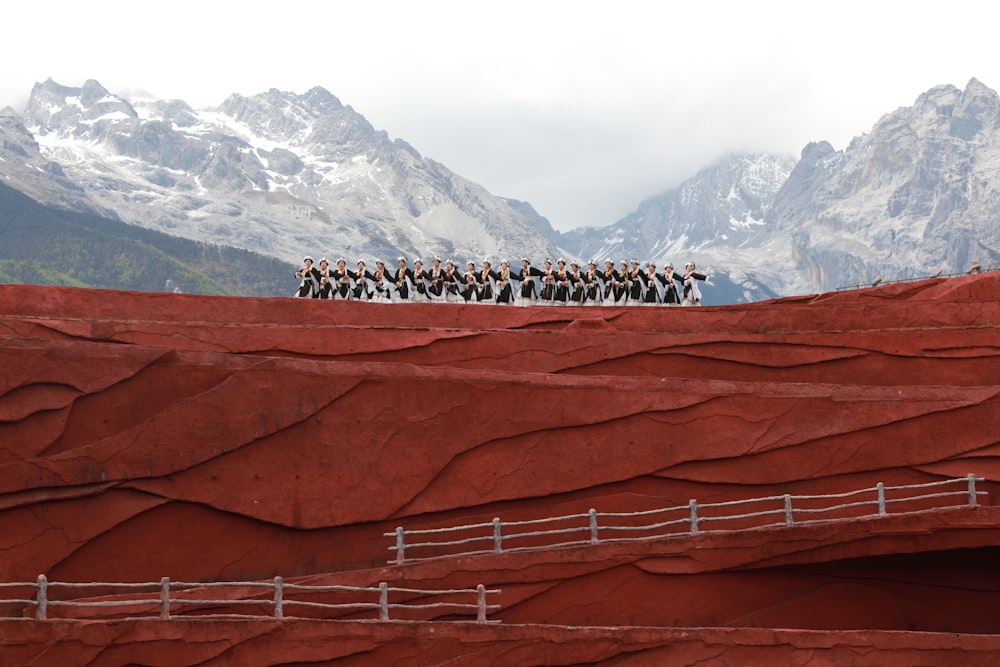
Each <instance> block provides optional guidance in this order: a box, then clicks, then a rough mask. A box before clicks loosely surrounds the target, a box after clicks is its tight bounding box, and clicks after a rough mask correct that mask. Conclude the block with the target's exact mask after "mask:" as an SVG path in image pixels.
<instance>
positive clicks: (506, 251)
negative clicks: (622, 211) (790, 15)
mask: <svg viewBox="0 0 1000 667" xmlns="http://www.w3.org/2000/svg"><path fill="white" fill-rule="evenodd" d="M998 127H1000V104H998V96H997V94H996V92H995V91H993V90H991V89H989V88H988V87H986V86H984V85H983V84H981V83H980V82H979V81H977V80H975V79H973V80H971V81H970V82H969V83H968V84H967V86H966V88H965V89H964V90H959V89H958V88H956V87H954V86H950V85H944V86H936V87H934V88H931V89H930V90H928V91H927V92H926V93H924V94H923V95H921V96H920V97H918V99H917V101H916V103H915V104H914V106H912V107H903V108H900V109H897V110H896V111H894V112H892V113H889V114H886V115H885V116H884V117H883V118H882V119H880V120H879V121H878V122H877V123H876V125H875V126H874V128H872V130H871V131H870V132H869V133H865V134H860V135H859V136H857V137H856V138H855V139H854V140H853V141H852V142H851V144H850V145H849V146H848V147H847V148H846V149H844V150H842V151H836V150H834V149H833V147H832V146H830V145H829V143H827V142H823V141H817V142H814V143H811V144H809V145H807V146H806V147H805V148H804V149H803V151H802V155H801V156H800V158H794V157H792V156H788V155H780V154H775V155H768V154H731V155H728V156H726V157H725V158H723V159H722V160H720V161H718V162H717V163H715V164H713V165H709V166H707V167H706V168H704V169H702V170H701V171H699V172H698V174H695V175H694V176H692V177H691V178H690V179H688V180H687V181H685V182H684V183H682V184H681V185H680V186H679V187H677V188H674V189H670V190H667V191H665V192H663V193H660V194H658V195H654V196H652V197H650V198H648V199H646V200H644V201H643V202H640V203H639V205H638V206H637V209H636V211H635V212H633V213H632V214H630V215H628V216H626V217H624V218H622V219H620V220H618V221H614V222H612V223H610V224H608V225H607V226H604V227H590V228H580V229H574V230H570V231H566V232H560V231H557V230H555V229H553V228H552V226H551V225H550V224H549V222H548V220H546V219H545V218H544V217H543V216H542V215H541V214H539V213H538V212H537V211H535V210H534V208H533V207H532V206H531V205H530V203H527V202H521V201H517V200H514V199H508V198H502V197H496V196H494V195H492V194H490V193H489V192H487V191H486V190H485V189H484V188H482V187H481V186H479V185H477V184H475V183H472V182H470V181H468V180H466V179H463V178H462V177H461V176H459V175H457V174H455V173H453V172H451V171H450V170H448V169H447V168H446V167H445V166H444V165H441V164H439V163H437V162H435V161H433V160H431V159H429V158H425V157H423V156H422V155H421V154H420V153H419V152H418V151H417V150H416V149H415V148H413V147H412V146H410V145H409V144H407V143H406V142H405V141H403V140H402V139H396V140H394V141H392V140H390V139H389V137H388V134H387V133H386V132H384V131H379V130H376V129H375V128H374V127H372V126H371V124H370V123H368V122H367V120H365V119H364V117H363V116H362V115H361V114H360V113H358V112H356V111H354V110H353V109H352V108H351V107H349V106H344V105H342V104H341V103H340V102H339V100H338V99H337V98H336V97H335V96H334V95H332V94H331V93H329V92H328V91H326V90H323V89H322V88H313V89H312V90H310V91H308V92H307V93H306V94H304V95H295V94H293V93H284V92H281V91H277V90H270V91H268V92H266V93H262V94H260V95H255V96H252V97H242V96H239V95H232V96H230V97H229V98H227V99H226V100H225V102H223V104H222V105H220V106H219V107H218V108H215V109H208V110H195V109H192V108H191V107H190V106H188V105H187V104H186V103H184V102H183V101H180V100H156V99H147V98H137V99H131V100H127V99H125V98H123V97H120V96H118V95H114V94H112V93H110V92H109V91H107V90H106V89H104V88H103V87H102V86H101V85H100V84H99V83H97V82H96V81H88V82H86V83H85V84H84V85H83V86H82V87H81V88H72V87H67V86H62V85H60V84H58V83H56V82H54V81H52V80H51V79H50V80H48V81H46V82H43V83H39V84H36V86H35V87H34V89H33V90H32V94H31V98H30V100H29V103H28V105H27V107H26V109H25V110H24V112H23V114H21V113H18V112H16V111H14V110H13V109H10V108H7V109H4V110H3V111H0V176H2V177H3V179H4V182H6V183H7V184H8V185H10V186H11V187H13V188H15V189H17V190H20V191H21V192H23V193H25V194H27V195H29V196H31V197H32V198H34V199H36V200H38V201H39V202H41V203H44V204H49V205H53V206H58V207H63V208H69V209H72V210H75V211H85V212H89V213H96V214H99V215H102V216H105V217H108V218H111V219H113V220H120V221H123V222H127V223H130V224H135V225H140V226H142V227H146V228H149V229H154V230H158V231H162V232H165V233H168V234H171V235H175V236H181V237H184V238H188V239H192V240H195V241H199V242H204V243H210V244H219V245H226V246H233V247H237V248H243V249H246V250H251V251H255V252H260V253H263V254H265V255H270V256H274V257H278V258H281V259H283V260H285V261H288V262H295V261H297V260H298V259H300V258H301V255H302V254H303V253H304V252H307V253H311V254H316V253H318V254H325V255H327V256H329V257H331V259H332V258H334V257H337V256H345V257H346V258H347V259H348V260H349V261H350V262H351V263H352V264H353V263H354V261H355V260H356V259H357V258H366V259H370V258H373V257H385V258H389V259H391V258H394V257H395V256H396V255H404V256H407V257H417V256H421V257H425V258H429V257H431V256H434V255H437V256H440V257H442V258H454V259H456V261H463V262H464V261H465V260H467V259H469V260H472V261H476V262H477V263H479V262H480V261H481V260H482V259H484V258H489V259H491V260H493V261H494V262H497V261H499V260H500V259H503V258H506V259H510V260H512V261H513V260H516V259H518V258H519V257H520V256H522V255H527V256H529V257H531V258H533V259H534V260H535V261H536V263H537V262H540V261H541V259H543V258H545V257H553V258H555V257H557V256H561V255H565V256H566V257H567V259H569V258H574V259H578V260H582V261H586V260H588V259H590V258H595V259H597V260H598V261H600V262H602V263H603V260H604V259H606V258H610V259H613V260H614V261H616V262H617V261H620V260H622V259H626V258H631V257H637V258H639V259H641V260H643V261H644V260H646V259H652V260H654V261H655V260H663V259H671V260H673V262H674V264H675V265H676V264H678V263H679V262H683V261H686V260H688V259H692V260H695V261H697V262H698V265H699V267H701V268H704V269H706V270H708V271H709V272H710V273H712V274H713V276H715V279H716V282H717V283H718V287H719V290H718V294H717V296H720V297H722V300H714V301H713V300H712V299H709V300H708V302H715V303H720V302H734V301H752V300H758V299H761V298H767V297H770V296H778V295H790V294H803V293H810V292H816V291H827V290H830V289H835V288H836V287H839V286H842V285H846V284H851V283H855V282H867V281H870V280H871V279H873V278H874V277H875V276H884V277H885V278H887V279H901V278H912V277H919V276H920V275H929V274H930V273H932V272H934V271H938V270H944V271H948V272H956V271H960V270H962V269H964V268H965V266H967V265H968V263H970V262H971V261H973V260H976V261H980V262H981V263H982V264H983V265H984V266H986V265H989V264H996V263H997V261H998V258H1000V233H998V231H997V229H995V226H991V224H990V223H989V221H990V220H991V218H992V217H993V215H995V214H996V213H1000V211H997V210H996V209H997V207H998V206H1000V179H998V177H997V175H996V172H995V170H994V169H993V165H994V164H997V163H1000V145H998V143H1000V135H997V133H996V129H997V128H998Z"/></svg>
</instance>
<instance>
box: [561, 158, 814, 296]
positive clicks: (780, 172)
mask: <svg viewBox="0 0 1000 667" xmlns="http://www.w3.org/2000/svg"><path fill="white" fill-rule="evenodd" d="M795 162H796V160H795V158H794V157H793V156H791V155H762V154H733V155H728V156H726V157H725V158H723V159H722V160H720V161H718V162H717V163H716V164H714V165H712V166H710V167H706V168H704V169H702V170H701V171H699V172H698V173H697V174H695V175H694V176H693V177H692V178H690V179H688V180H687V181H685V182H684V183H682V184H681V185H680V186H679V187H677V188H675V189H673V190H669V191H667V192H664V193H662V194H660V195H658V196H656V197H651V198H650V199H647V200H645V201H644V202H642V203H641V204H640V205H639V208H638V209H637V210H636V211H635V212H634V213H632V214H630V215H628V216H626V217H624V218H622V219H621V220H619V221H618V222H616V223H615V224H613V225H610V226H608V227H587V228H581V229H576V230H573V231H571V232H567V233H565V234H563V237H562V241H561V245H562V246H563V247H564V248H566V249H567V250H568V251H569V252H570V253H575V254H577V255H579V256H581V257H593V258H600V260H599V261H601V262H603V260H605V259H612V260H614V261H615V263H616V264H617V263H618V262H620V261H621V260H623V259H631V258H637V259H639V260H640V261H645V260H647V259H650V260H654V261H656V262H657V263H658V265H659V266H662V265H663V263H664V262H665V261H668V260H669V261H672V262H673V264H674V266H675V267H676V268H678V269H679V268H680V267H681V266H682V265H683V264H684V263H685V262H686V261H688V260H694V261H696V262H697V263H699V265H703V264H704V262H705V261H706V260H715V261H714V262H712V263H713V264H714V266H713V267H712V269H713V273H715V274H716V275H719V273H722V274H733V275H731V276H730V279H735V282H736V283H737V284H738V285H739V286H740V287H739V289H738V290H737V292H738V293H735V294H729V295H727V300H733V301H751V300H757V299H761V298H766V297H769V296H774V292H773V291H771V290H770V289H769V288H768V287H767V286H766V285H763V284H761V283H760V282H759V281H758V280H757V279H756V278H755V277H754V274H753V273H752V272H749V271H741V268H742V267H741V264H742V261H736V262H735V265H734V264H733V263H730V262H727V263H726V264H724V265H723V264H721V263H720V262H719V261H718V259H719V258H717V257H716V254H715V253H713V252H712V250H713V249H724V250H730V249H731V250H737V251H738V250H740V249H745V248H748V247H753V244H754V242H755V241H757V240H758V237H759V236H760V235H761V233H762V230H763V228H764V227H765V225H766V223H765V216H766V214H767V211H768V208H769V206H770V205H771V202H772V201H773V200H774V197H775V195H776V194H777V192H778V190H780V189H781V186H782V184H784V182H785V180H786V179H787V178H788V175H789V173H790V172H791V170H792V167H794V166H795ZM745 254H746V258H745V261H746V262H747V263H748V264H750V265H756V263H757V260H756V259H754V258H753V257H751V256H750V253H745ZM602 266H603V264H602ZM716 303H718V301H716Z"/></svg>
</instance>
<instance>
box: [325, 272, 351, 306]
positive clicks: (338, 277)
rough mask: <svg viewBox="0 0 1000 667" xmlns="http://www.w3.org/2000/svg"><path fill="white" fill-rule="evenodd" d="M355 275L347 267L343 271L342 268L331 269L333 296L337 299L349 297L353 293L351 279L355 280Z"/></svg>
mask: <svg viewBox="0 0 1000 667" xmlns="http://www.w3.org/2000/svg"><path fill="white" fill-rule="evenodd" d="M354 276H355V274H354V273H352V272H351V271H348V270H347V269H346V268H345V269H344V270H343V271H341V270H340V269H334V270H333V271H331V272H330V282H331V286H332V289H331V291H332V294H331V296H332V297H333V298H336V299H347V298H348V297H349V296H350V294H351V281H352V280H354Z"/></svg>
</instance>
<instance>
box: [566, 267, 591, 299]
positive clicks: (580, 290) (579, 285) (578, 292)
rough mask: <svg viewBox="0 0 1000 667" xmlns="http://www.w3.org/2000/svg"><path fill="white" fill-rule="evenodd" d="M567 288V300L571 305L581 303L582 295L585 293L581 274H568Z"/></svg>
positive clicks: (585, 289)
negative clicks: (568, 290) (568, 291)
mask: <svg viewBox="0 0 1000 667" xmlns="http://www.w3.org/2000/svg"><path fill="white" fill-rule="evenodd" d="M569 288H570V295H569V300H570V301H572V302H573V303H583V298H584V295H585V294H586V293H587V287H586V285H584V281H583V274H582V273H580V272H579V271H577V272H576V273H571V274H569Z"/></svg>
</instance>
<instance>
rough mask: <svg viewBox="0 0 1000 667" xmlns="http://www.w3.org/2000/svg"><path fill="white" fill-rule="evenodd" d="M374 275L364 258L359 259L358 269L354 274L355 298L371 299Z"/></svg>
mask: <svg viewBox="0 0 1000 667" xmlns="http://www.w3.org/2000/svg"><path fill="white" fill-rule="evenodd" d="M373 278H374V276H373V275H372V274H371V271H368V270H366V269H365V262H364V260H360V259H359V260H358V270H357V272H356V273H355V274H354V298H355V299H357V300H359V301H370V300H371V298H372V290H371V281H372V279H373Z"/></svg>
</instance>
